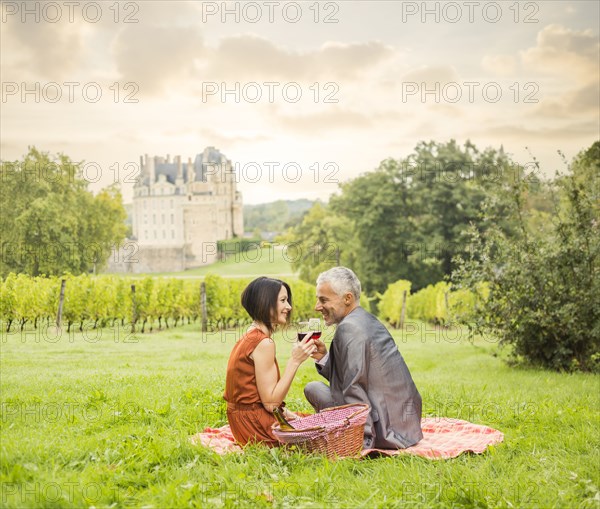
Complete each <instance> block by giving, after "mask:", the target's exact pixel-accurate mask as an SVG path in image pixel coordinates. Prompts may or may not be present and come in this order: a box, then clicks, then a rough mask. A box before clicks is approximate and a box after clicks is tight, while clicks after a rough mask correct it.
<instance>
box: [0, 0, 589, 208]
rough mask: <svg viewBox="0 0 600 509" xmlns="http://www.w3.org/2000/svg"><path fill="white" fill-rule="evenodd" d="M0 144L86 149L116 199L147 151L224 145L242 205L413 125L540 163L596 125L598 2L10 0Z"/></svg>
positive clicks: (319, 182)
mask: <svg viewBox="0 0 600 509" xmlns="http://www.w3.org/2000/svg"><path fill="white" fill-rule="evenodd" d="M1 9H2V20H1V25H0V28H1V33H0V71H1V81H2V99H1V101H2V102H1V107H2V115H1V117H0V133H1V143H0V159H2V160H4V161H10V160H18V159H20V158H22V157H23V155H24V154H25V153H26V152H27V150H28V147H29V146H35V147H36V148H38V149H39V150H43V151H47V152H50V153H51V154H57V153H64V154H66V155H68V156H69V157H70V158H71V159H73V160H75V161H82V162H83V163H84V164H83V165H82V175H83V177H84V178H86V179H87V180H88V182H89V183H90V189H92V190H94V191H97V190H99V189H101V188H102V187H104V186H107V185H110V184H112V183H114V182H119V184H120V185H121V189H122V192H123V196H124V199H125V201H126V202H129V201H131V197H132V189H133V182H134V181H135V178H136V177H137V175H138V172H139V158H140V156H141V155H143V154H150V155H162V156H166V155H167V154H170V155H171V156H172V157H173V156H175V155H181V156H182V158H183V159H184V160H187V158H188V157H192V158H194V157H195V155H196V154H198V153H200V152H202V151H203V150H204V148H205V147H207V146H213V147H216V148H218V149H219V150H220V151H221V152H222V153H223V154H225V156H226V157H227V158H229V159H230V160H231V161H232V163H233V165H234V168H235V169H236V179H237V180H238V190H239V191H241V192H242V195H243V200H244V203H247V204H256V203H265V202H270V201H274V200H277V199H299V198H308V199H321V200H323V201H327V199H328V197H329V196H330V195H331V194H332V193H335V192H339V184H340V183H342V182H345V181H348V180H350V179H352V178H355V177H356V176H358V175H360V174H362V173H365V172H368V171H371V170H373V169H375V168H376V167H377V166H378V165H379V163H380V162H381V161H383V160H384V159H387V158H390V157H392V158H403V157H406V156H408V155H409V154H410V153H411V152H412V151H413V149H414V147H415V146H416V145H417V143H419V142H420V141H430V140H434V141H437V142H447V141H449V140H451V139H455V140H456V141H457V142H458V143H459V144H460V145H462V144H464V143H465V141H467V140H470V141H471V142H472V143H474V144H475V145H476V146H477V147H478V148H479V149H484V148H486V147H493V148H500V146H503V147H504V150H505V151H506V152H507V153H508V154H510V155H511V156H512V157H513V159H514V160H515V161H516V162H518V163H520V164H527V163H530V162H531V161H532V159H533V158H534V157H535V158H536V159H537V160H538V161H539V162H540V176H544V175H546V176H547V175H553V174H554V172H555V171H556V170H560V169H564V166H563V163H562V160H561V158H560V156H559V154H558V152H557V151H558V150H560V151H562V152H563V153H564V154H565V155H566V157H567V159H570V158H572V157H573V156H575V155H576V154H577V153H578V152H579V151H580V150H582V149H584V148H587V147H588V146H589V145H591V144H592V143H593V142H594V141H596V140H597V139H599V138H600V126H599V103H598V98H599V96H600V89H599V82H600V79H599V74H600V68H599V47H600V44H599V23H600V22H599V19H600V13H599V3H598V2H596V1H556V0H552V1H536V2H529V1H519V2H516V1H498V2H487V1H481V0H478V1H463V2H453V1H450V2H422V1H415V2H411V1H388V2H378V1H338V2H328V1H325V2H315V1H310V2H284V1H264V2H199V1H190V2H184V1H182V2H177V1H168V2H166V1H136V2H128V1H123V2H114V1H106V2H104V1H103V2H86V1H79V2H68V1H65V2H60V1H57V2H23V1H15V2H10V1H4V0H3V1H2V3H1Z"/></svg>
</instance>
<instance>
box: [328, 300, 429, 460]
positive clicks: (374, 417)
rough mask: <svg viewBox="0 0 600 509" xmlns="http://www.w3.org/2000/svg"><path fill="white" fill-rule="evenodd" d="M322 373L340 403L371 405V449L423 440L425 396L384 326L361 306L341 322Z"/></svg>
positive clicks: (367, 431) (367, 437) (367, 432)
mask: <svg viewBox="0 0 600 509" xmlns="http://www.w3.org/2000/svg"><path fill="white" fill-rule="evenodd" d="M316 366H317V371H318V372H319V374H321V375H322V376H324V377H325V378H326V379H327V380H329V386H330V389H331V396H332V398H333V401H334V403H335V405H336V406H337V405H345V404H348V403H367V404H368V405H370V406H371V414H370V416H369V417H368V418H367V423H366V425H365V442H364V445H365V447H366V448H370V447H372V448H381V449H399V448H400V449H404V448H406V447H410V446H411V445H414V444H416V443H417V442H418V441H419V440H421V439H422V438H423V433H422V431H421V405H422V402H421V395H420V394H419V391H418V390H417V387H416V386H415V384H414V382H413V379H412V377H411V376H410V372H409V371H408V367H407V366H406V363H405V362H404V359H403V358H402V355H401V354H400V352H399V351H398V347H397V346H396V343H395V342H394V340H393V339H392V336H391V335H390V333H389V332H388V330H387V329H386V328H385V327H384V325H383V324H382V323H381V322H380V321H379V320H378V319H377V318H375V317H374V316H373V315H372V314H371V313H368V312H367V311H365V310H364V309H363V308H361V307H357V308H355V309H354V310H352V311H351V312H350V313H349V314H348V315H346V317H345V318H344V319H343V320H342V321H341V322H340V323H339V324H338V326H337V329H336V331H335V334H334V336H333V341H332V343H331V347H330V349H329V357H328V359H327V360H326V361H325V363H324V365H319V364H316Z"/></svg>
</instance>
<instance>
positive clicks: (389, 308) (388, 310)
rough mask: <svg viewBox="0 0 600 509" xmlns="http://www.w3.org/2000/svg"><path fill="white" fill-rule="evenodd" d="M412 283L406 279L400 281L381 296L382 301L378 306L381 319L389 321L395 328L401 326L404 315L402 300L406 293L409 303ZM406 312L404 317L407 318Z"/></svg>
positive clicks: (389, 286) (390, 286)
mask: <svg viewBox="0 0 600 509" xmlns="http://www.w3.org/2000/svg"><path fill="white" fill-rule="evenodd" d="M410 286H411V282H410V281H406V280H404V279H400V280H399V281H396V282H395V283H392V284H391V285H388V287H387V289H386V291H385V292H384V294H383V295H381V296H379V297H380V301H379V303H378V305H377V310H378V311H379V317H380V318H382V319H383V320H385V321H387V322H388V323H390V324H391V325H393V326H394V327H397V326H399V325H400V319H401V316H400V315H401V314H402V300H403V294H404V292H406V297H407V302H408V296H409V295H410ZM407 316H408V315H407V314H406V310H404V317H405V318H407Z"/></svg>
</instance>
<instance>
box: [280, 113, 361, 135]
mask: <svg viewBox="0 0 600 509" xmlns="http://www.w3.org/2000/svg"><path fill="white" fill-rule="evenodd" d="M277 121H278V123H279V124H280V125H281V127H283V128H285V129H286V130H288V131H292V132H295V133H298V134H306V135H309V136H310V135H314V133H315V132H326V131H331V130H339V129H357V128H358V129H366V128H368V127H371V126H372V125H373V121H372V119H371V117H369V116H367V115H365V114H363V113H359V112H356V111H352V110H347V109H342V108H339V107H335V108H331V109H329V110H327V111H321V112H318V113H312V114H308V115H277Z"/></svg>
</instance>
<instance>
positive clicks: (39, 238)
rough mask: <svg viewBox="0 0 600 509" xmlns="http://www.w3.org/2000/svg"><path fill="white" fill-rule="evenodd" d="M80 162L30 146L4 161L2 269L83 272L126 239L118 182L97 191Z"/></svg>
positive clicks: (35, 272) (0, 229) (0, 189)
mask: <svg viewBox="0 0 600 509" xmlns="http://www.w3.org/2000/svg"><path fill="white" fill-rule="evenodd" d="M79 167H80V163H74V162H73V161H71V160H70V159H69V158H68V157H67V156H65V155H63V154H58V155H57V156H56V157H54V158H51V157H50V155H49V154H48V153H45V152H40V151H38V150H36V149H35V148H30V150H29V152H28V154H27V155H25V156H24V158H23V160H22V161H13V162H2V164H1V165H0V176H1V182H2V186H1V187H0V202H1V203H2V214H1V217H0V236H1V238H2V257H1V259H0V274H1V275H3V276H4V275H6V274H8V273H9V272H17V273H26V274H30V275H33V276H37V275H40V274H44V275H55V274H56V275H60V274H63V273H65V272H70V273H73V274H80V273H83V272H89V271H90V270H92V269H94V268H100V267H101V266H102V265H103V264H104V263H105V262H106V260H107V259H108V256H109V255H110V252H111V249H112V248H113V247H118V245H119V244H120V243H121V242H122V241H123V240H124V236H125V231H126V226H125V224H124V220H125V217H126V213H125V210H124V208H123V205H122V199H121V194H120V192H119V191H118V189H117V188H116V187H111V188H108V189H105V190H103V191H101V192H100V193H99V194H98V195H97V196H94V195H93V194H92V193H91V192H89V191H88V190H87V182H86V181H85V180H84V179H82V178H81V177H80V171H79Z"/></svg>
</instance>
